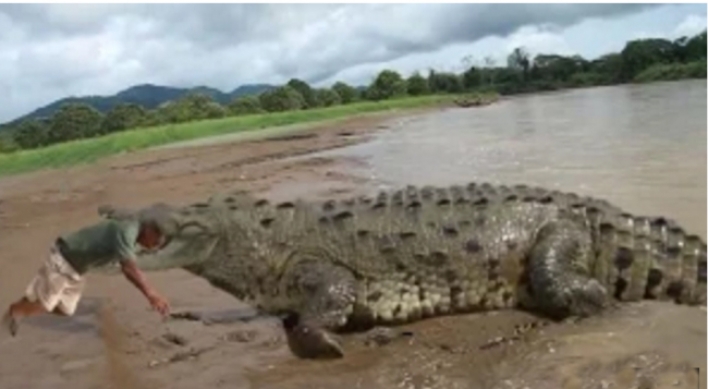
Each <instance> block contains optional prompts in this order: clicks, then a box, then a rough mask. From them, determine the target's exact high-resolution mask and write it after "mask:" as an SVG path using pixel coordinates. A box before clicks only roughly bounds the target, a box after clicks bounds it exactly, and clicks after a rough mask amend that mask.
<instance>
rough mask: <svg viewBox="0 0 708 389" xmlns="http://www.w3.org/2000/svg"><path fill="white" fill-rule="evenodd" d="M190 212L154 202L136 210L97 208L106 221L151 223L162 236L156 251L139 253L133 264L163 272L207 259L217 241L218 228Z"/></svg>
mask: <svg viewBox="0 0 708 389" xmlns="http://www.w3.org/2000/svg"><path fill="white" fill-rule="evenodd" d="M193 209H197V208H196V207H194V206H190V207H177V206H173V205H170V204H166V203H154V204H151V205H149V206H147V207H144V208H139V209H127V208H116V207H114V206H112V205H101V206H100V207H99V208H98V213H99V215H100V216H102V217H105V218H110V219H134V220H138V221H140V222H148V223H154V224H155V225H156V226H157V227H158V228H159V229H160V231H161V233H162V235H163V241H162V244H161V245H160V246H159V247H158V248H156V249H152V250H146V249H143V250H141V251H139V252H138V253H137V254H138V255H137V264H138V267H139V268H141V269H143V270H163V269H170V268H181V267H185V266H188V265H194V264H197V263H200V262H203V261H205V260H207V259H208V258H209V254H210V252H211V250H212V249H213V248H214V246H215V245H216V244H217V242H218V239H219V233H218V232H219V228H218V225H217V224H216V223H214V221H213V220H212V219H210V218H209V217H207V216H204V215H200V214H199V212H193Z"/></svg>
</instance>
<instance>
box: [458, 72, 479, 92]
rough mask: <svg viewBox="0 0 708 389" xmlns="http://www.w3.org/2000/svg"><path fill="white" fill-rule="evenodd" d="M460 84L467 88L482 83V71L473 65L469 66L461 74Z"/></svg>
mask: <svg viewBox="0 0 708 389" xmlns="http://www.w3.org/2000/svg"><path fill="white" fill-rule="evenodd" d="M462 85H463V86H464V88H465V89H468V90H471V89H475V88H478V87H479V86H480V85H482V72H480V71H479V69H477V68H476V67H475V66H471V67H470V68H469V69H467V71H465V72H464V73H463V74H462Z"/></svg>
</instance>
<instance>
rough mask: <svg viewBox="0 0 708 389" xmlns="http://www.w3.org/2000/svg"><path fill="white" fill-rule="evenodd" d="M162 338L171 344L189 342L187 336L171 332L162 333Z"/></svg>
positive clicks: (181, 344)
mask: <svg viewBox="0 0 708 389" xmlns="http://www.w3.org/2000/svg"><path fill="white" fill-rule="evenodd" d="M162 338H163V339H165V340H166V341H168V342H170V343H172V344H176V345H178V346H186V345H187V344H188V343H189V341H188V340H187V338H185V337H184V336H181V335H177V334H174V333H171V332H169V333H166V334H164V335H162Z"/></svg>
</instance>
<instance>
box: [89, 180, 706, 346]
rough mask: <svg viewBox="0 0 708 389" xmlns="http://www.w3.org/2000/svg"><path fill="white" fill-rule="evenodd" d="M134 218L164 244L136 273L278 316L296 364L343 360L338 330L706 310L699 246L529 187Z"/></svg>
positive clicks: (216, 201)
mask: <svg viewBox="0 0 708 389" xmlns="http://www.w3.org/2000/svg"><path fill="white" fill-rule="evenodd" d="M100 212H102V213H103V214H105V215H106V216H108V217H130V216H131V215H135V213H133V212H131V211H110V208H103V209H102V210H101V211H100ZM140 212H141V213H143V214H144V215H145V216H144V217H146V218H153V219H155V220H159V221H160V223H161V224H162V225H163V226H164V227H165V228H166V231H168V232H169V233H170V235H171V237H172V241H171V242H170V243H169V244H168V245H167V247H166V248H165V249H164V250H161V251H160V252H157V253H148V254H144V255H141V258H140V267H141V268H143V269H147V270H149V269H164V268H170V267H182V268H184V269H186V270H187V271H189V272H191V273H193V274H195V275H197V276H199V277H203V278H204V279H206V280H208V281H209V282H210V283H211V284H212V285H214V286H215V287H217V288H219V289H221V290H223V291H226V292H227V293H230V294H231V295H233V296H234V297H236V298H238V299H241V300H243V301H246V302H249V303H251V304H253V305H254V306H255V307H256V308H258V309H259V310H261V311H264V312H266V313H270V314H275V315H284V316H285V320H284V328H285V330H286V334H287V335H288V341H289V344H290V347H291V349H292V350H293V352H294V353H295V354H296V355H298V356H300V357H304V358H317V357H341V356H342V355H343V351H342V349H341V348H340V346H339V344H338V342H337V341H336V340H335V339H334V338H333V336H332V332H338V331H343V330H347V329H363V328H371V327H373V326H378V325H395V324H400V323H405V322H410V321H413V320H418V319H421V318H426V317H431V316H436V315H445V314H454V313H468V312H475V311H483V310H493V309H508V308H515V307H518V308H522V309H528V310H533V311H536V312H538V313H541V314H544V315H546V316H547V317H550V318H554V319H563V318H567V317H571V316H573V317H576V316H579V317H583V316H588V315H592V314H595V313H598V312H600V311H602V310H603V309H604V308H606V307H608V305H610V304H613V303H614V302H616V301H637V300H640V299H659V300H672V301H674V302H676V303H682V304H691V305H695V304H705V301H706V244H705V243H704V242H703V241H702V240H701V239H700V238H699V237H698V236H696V235H689V234H686V233H685V232H684V231H683V229H682V228H681V227H679V226H678V225H676V223H674V222H672V221H670V220H666V219H664V218H661V217H656V218H647V217H638V216H632V215H630V214H628V213H626V212H623V211H622V210H620V209H619V208H617V207H614V206H613V205H611V204H609V203H608V202H606V201H603V200H598V199H593V198H589V197H584V198H581V197H579V196H577V195H575V194H572V193H561V192H557V191H547V190H545V189H542V188H530V187H527V186H523V185H518V186H514V187H506V186H492V185H489V184H474V183H471V184H469V185H467V186H452V187H449V188H434V187H424V188H415V187H412V186H409V187H407V188H405V189H402V190H399V191H396V192H392V193H389V192H381V193H379V194H378V196H376V197H374V198H366V197H361V198H352V199H347V200H342V201H327V202H324V203H319V202H306V201H299V200H298V201H296V202H285V203H280V204H275V205H273V204H270V203H269V202H268V201H266V200H263V199H260V200H258V199H255V198H251V197H249V196H247V195H243V194H225V195H218V196H214V197H212V198H210V199H209V201H208V202H207V203H203V204H193V205H190V206H186V207H172V206H168V205H165V204H156V205H153V206H152V207H148V208H145V209H143V210H141V211H140Z"/></svg>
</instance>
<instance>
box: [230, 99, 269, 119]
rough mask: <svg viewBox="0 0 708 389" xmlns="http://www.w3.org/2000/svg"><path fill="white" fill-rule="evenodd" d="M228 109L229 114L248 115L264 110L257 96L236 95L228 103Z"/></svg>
mask: <svg viewBox="0 0 708 389" xmlns="http://www.w3.org/2000/svg"><path fill="white" fill-rule="evenodd" d="M228 110H229V113H230V114H231V115H249V114H256V113H263V112H265V110H264V109H263V108H262V107H261V102H260V101H259V100H258V97H257V96H242V97H237V98H235V99H234V100H233V101H231V103H229V106H228Z"/></svg>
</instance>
